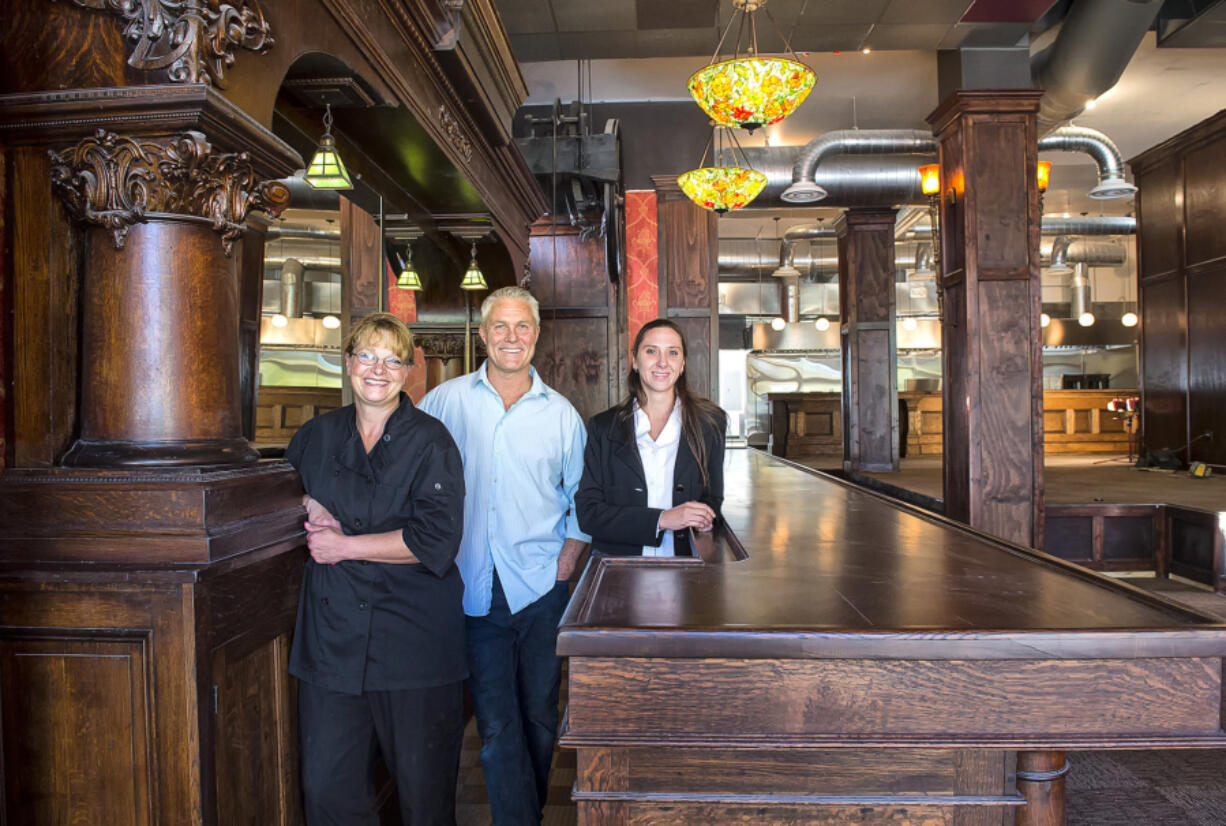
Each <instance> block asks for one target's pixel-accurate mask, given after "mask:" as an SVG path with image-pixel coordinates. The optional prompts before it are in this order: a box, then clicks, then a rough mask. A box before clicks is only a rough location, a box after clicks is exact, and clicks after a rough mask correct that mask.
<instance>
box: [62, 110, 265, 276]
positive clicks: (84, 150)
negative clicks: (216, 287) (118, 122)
mask: <svg viewBox="0 0 1226 826" xmlns="http://www.w3.org/2000/svg"><path fill="white" fill-rule="evenodd" d="M51 158H52V163H51V181H52V184H53V185H54V186H55V189H56V191H57V192H58V193H59V194H60V197H61V198H63V199H64V202H65V203H66V204H67V205H68V208H69V210H70V211H71V212H72V213H73V215H74V217H76V218H77V219H78V220H81V221H85V222H87V223H91V224H97V225H98V226H102V227H105V228H106V229H109V230H110V231H111V233H112V235H113V236H114V239H115V247H116V249H122V248H123V245H124V239H125V238H126V237H127V234H128V228H129V227H130V226H131V225H132V224H135V223H138V222H143V221H145V220H146V218H147V216H148V215H150V214H152V213H169V214H172V215H188V216H193V217H197V218H204V219H206V220H208V221H209V223H210V224H211V225H212V227H213V229H214V230H215V231H217V232H219V233H221V240H222V245H223V246H224V248H225V251H226V255H227V256H228V255H229V254H230V252H231V250H232V248H233V245H234V241H235V240H236V239H238V238H239V237H240V236H241V235H242V234H243V229H244V227H243V222H244V221H245V220H246V218H247V214H248V213H249V212H250V211H251V210H259V211H261V212H265V213H267V214H268V215H269V216H271V217H273V218H275V217H277V216H278V215H280V214H281V211H282V210H283V209H285V207H286V206H288V205H289V189H288V188H287V187H286V186H285V185H284V184H282V183H281V182H279V181H259V180H256V176H255V173H254V171H253V170H252V167H251V159H250V157H249V156H248V155H247V153H246V152H239V153H215V152H213V148H212V146H211V145H210V144H209V142H208V140H207V139H206V138H205V136H204V135H203V134H201V133H200V132H195V131H189V132H184V133H182V134H180V135H178V136H176V137H174V138H172V139H171V140H170V141H168V142H166V143H159V142H157V141H151V140H138V139H135V138H129V137H125V136H123V135H118V134H115V133H114V132H107V131H106V130H104V129H99V130H98V131H97V132H96V133H95V135H94V137H92V138H86V139H84V140H82V141H81V142H80V143H78V144H77V145H76V146H74V147H71V148H70V149H67V150H65V151H63V152H59V153H55V152H53V153H52V156H51Z"/></svg>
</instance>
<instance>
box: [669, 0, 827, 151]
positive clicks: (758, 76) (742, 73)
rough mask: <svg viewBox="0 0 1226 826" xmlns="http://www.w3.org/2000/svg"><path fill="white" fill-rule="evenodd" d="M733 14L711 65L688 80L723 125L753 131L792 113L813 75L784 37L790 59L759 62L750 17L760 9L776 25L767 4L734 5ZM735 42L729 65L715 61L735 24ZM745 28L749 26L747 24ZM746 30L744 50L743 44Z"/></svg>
mask: <svg viewBox="0 0 1226 826" xmlns="http://www.w3.org/2000/svg"><path fill="white" fill-rule="evenodd" d="M732 5H733V12H732V16H731V17H730V18H729V20H728V25H727V27H725V29H724V33H723V35H721V36H720V40H719V44H718V45H716V47H715V54H713V55H712V56H711V62H710V64H708V65H707V66H706V67H704V68H702V69H700V70H699V71H697V72H695V73H694V74H693V75H691V76H690V82H689V88H690V94H691V95H693V97H694V100H696V101H697V102H698V105H699V106H701V107H702V108H703V111H705V112H706V113H707V114H708V115H710V116H711V118H712V119H713V120H714V121H715V122H716V123H719V124H721V125H723V126H739V127H741V128H743V129H746V130H748V131H749V132H753V130H755V129H757V128H758V127H759V126H769V125H770V124H773V123H778V122H779V121H781V120H783V119H784V118H786V117H787V116H788V115H790V114H792V112H794V111H795V110H796V107H797V106H799V105H800V104H801V103H802V102H803V101H804V99H805V98H806V97H808V95H809V91H810V90H811V89H812V88H813V84H814V83H816V82H817V75H816V74H814V72H813V70H812V69H810V68H809V67H808V66H806V65H805V64H804V63H801V62H800V59H799V58H797V57H796V53H795V52H794V51H792V47H791V46H790V45H789V44H788V41H787V38H785V37H783V34H782V33H781V32H779V27H778V26H775V30H776V32H777V33H778V34H779V37H780V39H781V40H783V45H784V48H785V49H786V50H787V54H788V55H789V56H788V57H759V56H758V31H757V26H756V24H755V22H754V13H755V12H757V11H758V10H759V9H761V10H762V11H763V12H765V13H766V16H767V17H768V18H769V19H770V21H771V24H772V25H774V23H775V20H774V18H773V17H771V15H770V12H769V11H767V10H766V9H765V8H764V7H765V5H766V0H732ZM738 19H739V21H740V23H739V28H738V29H737V38H736V43H735V44H734V46H733V56H732V58H731V59H729V60H722V61H721V60H719V50H720V48H722V47H723V45H724V40H725V39H726V38H727V37H728V32H729V31H731V29H732V26H733V24H734V23H737V21H738ZM746 24H748V25H746ZM747 28H748V30H749V32H748V34H749V37H748V42H747V43H746V47H745V51H744V52H742V49H741V40H742V37H743V36H744V35H745V33H746V32H745V30H746V29H747Z"/></svg>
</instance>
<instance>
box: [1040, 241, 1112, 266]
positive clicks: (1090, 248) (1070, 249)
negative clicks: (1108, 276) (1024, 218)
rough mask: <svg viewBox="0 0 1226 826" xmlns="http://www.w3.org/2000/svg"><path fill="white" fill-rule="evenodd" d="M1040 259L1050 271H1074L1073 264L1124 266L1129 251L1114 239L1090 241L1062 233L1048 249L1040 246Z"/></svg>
mask: <svg viewBox="0 0 1226 826" xmlns="http://www.w3.org/2000/svg"><path fill="white" fill-rule="evenodd" d="M1039 260H1040V262H1041V263H1042V265H1043V266H1045V267H1047V271H1048V272H1049V273H1053V274H1054V273H1067V272H1072V266H1071V265H1072V264H1089V265H1090V266H1092V267H1122V266H1124V264H1126V263H1127V262H1128V251H1127V250H1125V249H1124V246H1123V244H1119V243H1116V242H1114V241H1090V240H1086V239H1083V238H1070V237H1069V236H1067V235H1061V236H1060V237H1058V238H1056V239H1055V240H1054V241H1052V243H1051V246H1050V247H1049V248H1048V249H1047V250H1043V249H1041V248H1040V251H1039Z"/></svg>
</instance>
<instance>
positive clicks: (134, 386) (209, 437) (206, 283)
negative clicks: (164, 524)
mask: <svg viewBox="0 0 1226 826" xmlns="http://www.w3.org/2000/svg"><path fill="white" fill-rule="evenodd" d="M88 237H89V245H90V253H91V254H90V260H89V264H88V268H87V271H86V274H85V298H84V321H83V327H82V337H83V347H82V359H83V363H84V364H85V365H86V368H87V369H85V370H84V371H83V376H82V388H81V395H82V400H81V401H82V415H81V435H80V438H79V439H78V440H77V442H76V443H75V444H74V445H73V447H72V449H71V450H70V451H69V453H68V454H67V456H66V457H65V460H64V461H65V463H67V464H70V465H75V466H79V467H122V466H125V465H159V464H207V463H210V462H214V463H216V462H221V463H233V462H243V461H248V462H249V461H253V460H254V459H255V453H254V451H252V450H251V449H250V448H249V447H248V446H247V443H246V440H245V439H243V437H242V420H241V400H240V396H239V392H240V383H239V351H238V346H239V324H238V320H239V316H238V283H237V273H236V271H235V261H234V259H233V258H231V257H228V256H226V255H225V253H224V252H223V250H222V246H221V244H220V243H219V241H218V239H217V236H216V233H214V232H213V230H212V228H211V227H209V226H208V225H206V224H203V223H186V222H182V221H164V220H154V221H149V222H148V223H143V224H138V225H136V226H134V227H132V228H131V230H130V231H129V233H128V238H127V240H126V242H125V246H124V248H123V249H121V250H117V249H116V248H115V245H114V244H113V243H112V242H111V237H110V232H109V230H105V229H101V228H94V229H91V230H90V231H89V235H88ZM167 250H174V251H175V254H174V255H172V256H166V254H165V251H167ZM187 307H197V308H202V309H203V308H208V311H207V312H188V313H184V312H183V309H184V308H187ZM168 318H174V319H175V320H176V321H175V323H174V324H168V323H165V319H168ZM134 331H141V332H140V333H138V334H133V332H134ZM135 400H138V401H135Z"/></svg>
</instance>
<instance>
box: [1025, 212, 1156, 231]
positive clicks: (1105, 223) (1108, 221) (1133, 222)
mask: <svg viewBox="0 0 1226 826" xmlns="http://www.w3.org/2000/svg"><path fill="white" fill-rule="evenodd" d="M1040 226H1041V229H1042V233H1043V234H1044V235H1136V234H1137V219H1136V218H1133V217H1131V216H1129V217H1123V216H1114V215H1112V216H1107V215H1100V216H1097V217H1089V218H1087V217H1084V216H1083V217H1080V218H1060V217H1057V216H1054V215H1045V216H1043V223H1042V224H1041V225H1040Z"/></svg>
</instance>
